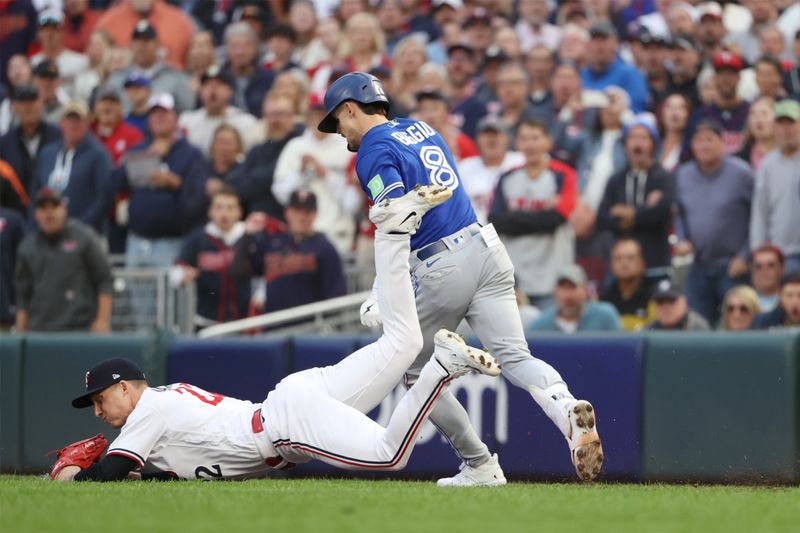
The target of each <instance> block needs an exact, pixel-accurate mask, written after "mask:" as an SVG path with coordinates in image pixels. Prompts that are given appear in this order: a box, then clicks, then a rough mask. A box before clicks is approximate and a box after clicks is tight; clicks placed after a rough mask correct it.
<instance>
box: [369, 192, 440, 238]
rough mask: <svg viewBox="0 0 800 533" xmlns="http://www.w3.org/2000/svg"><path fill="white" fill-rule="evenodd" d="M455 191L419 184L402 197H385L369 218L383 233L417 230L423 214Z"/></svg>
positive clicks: (376, 205)
mask: <svg viewBox="0 0 800 533" xmlns="http://www.w3.org/2000/svg"><path fill="white" fill-rule="evenodd" d="M452 195H453V191H451V190H450V189H448V188H447V187H442V186H440V185H417V186H416V187H414V189H412V190H411V191H409V192H407V193H406V194H405V195H403V196H401V197H400V198H384V199H383V200H381V201H380V202H378V203H377V204H375V205H373V206H372V207H371V208H370V210H369V219H370V220H371V221H372V222H373V223H374V224H375V226H377V227H378V229H379V230H380V231H381V232H383V233H408V234H410V235H413V234H414V233H416V232H417V228H419V225H420V222H422V216H423V215H424V214H425V213H427V212H428V211H430V210H431V209H433V208H434V207H436V206H437V205H439V204H441V203H443V202H445V201H446V200H448V199H449V198H450V197H451V196H452Z"/></svg>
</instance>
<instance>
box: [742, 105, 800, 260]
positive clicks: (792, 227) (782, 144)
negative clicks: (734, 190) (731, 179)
mask: <svg viewBox="0 0 800 533" xmlns="http://www.w3.org/2000/svg"><path fill="white" fill-rule="evenodd" d="M775 137H776V138H777V141H778V148H777V149H776V150H773V151H772V152H770V153H769V155H767V157H765V158H764V160H763V161H762V162H761V166H760V167H758V176H757V178H756V192H755V196H754V198H753V214H752V218H751V222H750V246H751V248H753V249H755V248H758V247H759V246H761V245H763V244H764V243H767V242H769V243H772V244H775V245H777V246H778V247H779V248H780V249H781V250H782V251H783V253H784V254H785V255H786V271H787V272H800V193H798V191H800V103H798V102H797V100H792V99H786V100H781V101H780V102H778V103H777V104H775Z"/></svg>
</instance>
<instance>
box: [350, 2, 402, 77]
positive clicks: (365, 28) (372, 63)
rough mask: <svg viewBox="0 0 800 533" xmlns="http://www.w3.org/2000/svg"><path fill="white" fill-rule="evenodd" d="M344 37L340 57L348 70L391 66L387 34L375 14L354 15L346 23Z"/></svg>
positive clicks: (363, 70) (368, 69) (366, 70)
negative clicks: (387, 50) (387, 48)
mask: <svg viewBox="0 0 800 533" xmlns="http://www.w3.org/2000/svg"><path fill="white" fill-rule="evenodd" d="M342 37H343V38H342V43H341V47H340V49H339V57H341V58H342V62H343V63H344V65H345V67H346V68H347V70H348V72H354V71H357V70H358V71H362V72H369V71H370V70H372V69H373V68H374V67H378V66H384V67H386V68H391V66H392V61H391V58H390V57H389V56H388V55H386V36H385V35H384V34H383V30H381V27H380V24H379V23H378V18H377V17H376V16H375V15H372V14H370V13H357V14H355V15H353V16H352V17H351V18H350V19H349V20H348V21H347V22H346V23H345V28H344V33H343V35H342Z"/></svg>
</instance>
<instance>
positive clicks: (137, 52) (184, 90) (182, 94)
mask: <svg viewBox="0 0 800 533" xmlns="http://www.w3.org/2000/svg"><path fill="white" fill-rule="evenodd" d="M157 5H160V3H159V4H157ZM120 7H122V6H120ZM112 11H113V10H112ZM109 13H111V12H110V11H109ZM109 13H107V14H106V15H108V14H109ZM101 22H102V21H101ZM162 31H167V30H162ZM169 31H172V30H169ZM187 44H188V41H187ZM130 47H131V51H132V52H133V63H132V64H131V65H130V66H129V67H127V68H126V69H124V70H121V71H119V72H115V73H114V74H113V75H112V76H111V77H110V78H109V79H108V85H109V86H111V87H116V88H118V89H121V88H122V87H123V86H124V85H125V81H126V80H128V79H130V77H131V74H144V75H145V76H147V77H148V78H149V79H150V84H151V85H152V87H153V93H155V94H158V93H169V94H171V95H173V98H174V99H175V108H176V109H177V111H178V113H181V112H183V111H185V110H187V109H194V106H195V95H194V93H193V92H192V89H191V87H190V85H189V77H188V76H187V75H186V74H184V73H183V72H181V71H179V70H176V69H175V68H173V67H171V66H169V65H168V64H166V63H163V62H162V61H161V60H160V59H159V56H158V50H159V48H158V34H157V33H156V29H155V27H154V26H152V25H150V24H149V23H148V22H147V21H146V20H142V21H140V22H139V23H137V24H136V26H135V27H134V29H133V32H132V34H131V40H130ZM123 103H124V104H125V107H126V109H128V110H129V109H130V104H129V103H128V102H123Z"/></svg>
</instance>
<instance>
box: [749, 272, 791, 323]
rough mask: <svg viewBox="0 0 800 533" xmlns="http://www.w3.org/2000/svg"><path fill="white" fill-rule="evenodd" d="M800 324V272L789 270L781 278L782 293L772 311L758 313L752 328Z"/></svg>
mask: <svg viewBox="0 0 800 533" xmlns="http://www.w3.org/2000/svg"><path fill="white" fill-rule="evenodd" d="M799 326H800V273H798V272H789V273H787V274H784V276H783V278H781V295H780V301H779V302H778V305H777V306H776V307H775V309H773V310H772V311H768V312H765V313H761V314H759V315H756V317H755V318H754V319H753V324H752V325H751V328H752V329H769V328H797V327H799Z"/></svg>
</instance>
